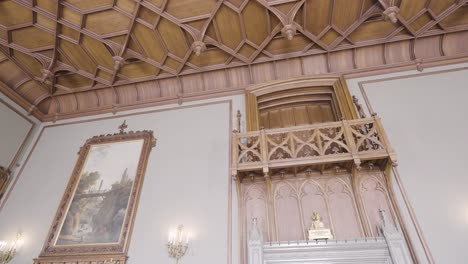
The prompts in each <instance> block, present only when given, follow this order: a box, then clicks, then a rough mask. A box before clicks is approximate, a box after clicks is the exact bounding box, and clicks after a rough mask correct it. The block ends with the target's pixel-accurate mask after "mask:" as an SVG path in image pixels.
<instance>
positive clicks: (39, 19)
mask: <svg viewBox="0 0 468 264" xmlns="http://www.w3.org/2000/svg"><path fill="white" fill-rule="evenodd" d="M36 23H37V24H39V25H40V26H43V27H46V28H48V29H50V30H53V31H55V27H56V25H57V23H56V22H55V21H54V20H52V19H49V18H47V17H45V16H43V15H41V14H36Z"/></svg>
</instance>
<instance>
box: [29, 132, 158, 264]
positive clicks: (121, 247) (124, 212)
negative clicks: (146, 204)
mask: <svg viewBox="0 0 468 264" xmlns="http://www.w3.org/2000/svg"><path fill="white" fill-rule="evenodd" d="M125 127H126V125H125V123H124V124H123V125H122V126H121V130H120V133H117V134H112V135H111V134H109V135H100V136H95V137H93V138H90V139H88V140H87V141H86V142H85V144H84V145H83V146H82V147H81V148H80V151H79V157H78V160H77V162H76V164H75V167H74V169H73V172H72V175H71V177H70V180H69V182H68V184H67V187H66V189H65V192H64V194H63V197H62V199H61V201H60V204H59V207H58V209H57V212H56V214H55V217H54V220H53V222H52V225H51V227H50V230H49V234H48V236H47V238H46V241H45V243H44V246H43V249H42V252H41V254H40V256H39V258H38V259H35V262H36V263H42V262H41V260H47V261H52V262H51V263H55V262H54V261H53V260H54V259H55V260H57V261H59V260H62V259H63V260H65V259H70V258H73V259H74V260H80V259H86V260H90V257H91V259H92V257H93V256H94V257H95V258H96V260H98V259H103V258H104V259H105V258H106V256H108V258H109V259H111V258H112V259H114V260H116V259H119V262H118V263H125V260H126V254H127V251H128V246H129V241H130V236H131V233H132V229H133V223H134V219H135V216H136V211H137V207H138V200H139V197H140V192H141V188H142V184H143V179H144V175H145V171H146V166H147V163H148V158H149V155H150V152H151V149H152V148H153V147H154V146H155V145H156V139H155V138H154V136H153V132H152V131H137V132H128V133H124V128H125ZM135 156H136V157H135ZM108 159H111V160H108ZM109 165H111V166H109ZM125 166H126V167H125ZM123 168H125V169H123ZM120 171H122V173H120ZM120 260H121V261H120Z"/></svg>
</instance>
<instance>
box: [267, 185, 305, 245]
mask: <svg viewBox="0 0 468 264" xmlns="http://www.w3.org/2000/svg"><path fill="white" fill-rule="evenodd" d="M274 206H275V216H276V224H277V235H278V240H279V241H296V240H303V239H304V238H305V229H304V228H303V227H302V221H301V212H300V209H299V201H298V194H297V191H296V189H295V188H294V187H293V186H291V185H290V184H289V183H286V182H280V183H278V184H277V185H276V188H275V192H274Z"/></svg>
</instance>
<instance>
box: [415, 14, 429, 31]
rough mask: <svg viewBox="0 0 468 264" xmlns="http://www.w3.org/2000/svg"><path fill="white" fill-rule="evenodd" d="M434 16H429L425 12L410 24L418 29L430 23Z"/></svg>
mask: <svg viewBox="0 0 468 264" xmlns="http://www.w3.org/2000/svg"><path fill="white" fill-rule="evenodd" d="M431 20H432V18H431V17H430V16H429V14H428V13H424V14H422V15H421V16H419V17H418V18H417V19H416V20H415V21H414V22H413V23H411V24H410V27H411V28H412V29H414V30H416V31H418V30H420V29H421V28H422V27H424V26H425V25H426V24H427V23H429V22H430V21H431Z"/></svg>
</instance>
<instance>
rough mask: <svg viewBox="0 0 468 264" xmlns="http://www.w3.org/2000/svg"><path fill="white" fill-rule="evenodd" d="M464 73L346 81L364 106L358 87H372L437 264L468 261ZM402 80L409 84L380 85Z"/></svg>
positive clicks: (467, 76) (467, 74)
mask: <svg viewBox="0 0 468 264" xmlns="http://www.w3.org/2000/svg"><path fill="white" fill-rule="evenodd" d="M466 67H468V64H459V65H452V66H446V67H439V68H429V69H426V70H424V72H423V73H419V72H417V71H413V72H403V73H397V74H390V75H384V76H373V77H367V78H361V79H351V80H348V86H349V87H350V90H351V92H352V94H355V95H357V96H358V97H359V98H361V100H360V102H361V103H363V104H364V101H363V97H362V94H361V91H360V89H359V86H358V84H359V83H360V82H364V81H372V82H369V83H365V82H364V83H362V87H363V89H364V91H365V93H366V94H367V97H368V98H369V102H370V105H371V107H372V108H373V110H374V111H375V112H377V113H378V115H379V116H380V117H381V118H382V121H383V124H384V127H385V130H386V131H387V133H388V136H389V138H390V141H391V143H392V146H393V147H394V148H395V149H396V151H397V154H398V160H399V162H398V163H399V166H398V171H399V172H400V173H399V174H400V175H401V177H402V181H403V184H404V187H405V188H406V191H407V193H408V196H409V199H410V201H411V203H412V205H413V207H414V211H415V213H416V216H417V219H418V221H419V223H420V226H421V228H422V231H423V233H424V236H425V237H426V240H427V243H428V245H429V248H430V251H431V252H432V255H433V257H434V260H435V262H436V263H451V264H456V263H460V264H462V263H467V260H468V251H467V250H466V244H468V191H467V187H468V177H467V173H468V155H467V154H466V151H467V149H468V122H467V121H466V120H467V115H468V103H467V100H468V87H467V83H468V68H466ZM451 69H452V70H453V69H457V70H455V71H451ZM447 70H449V71H447ZM444 71H446V72H444ZM430 72H432V73H433V74H428V73H430ZM415 74H416V75H415ZM411 75H412V76H411ZM398 76H406V78H399V79H395V80H380V79H383V78H389V77H398ZM375 80H380V81H377V82H374V81H375ZM405 215H406V216H408V215H407V214H406V213H405ZM408 220H409V219H408ZM407 223H408V224H409V223H410V221H407ZM412 233H413V238H414V239H417V237H415V236H414V232H412ZM417 248H418V249H419V255H420V259H421V262H422V263H426V261H425V260H424V254H423V252H422V251H421V247H420V246H417Z"/></svg>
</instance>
